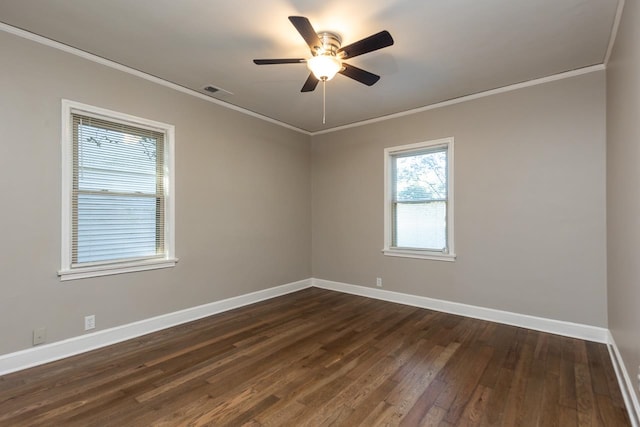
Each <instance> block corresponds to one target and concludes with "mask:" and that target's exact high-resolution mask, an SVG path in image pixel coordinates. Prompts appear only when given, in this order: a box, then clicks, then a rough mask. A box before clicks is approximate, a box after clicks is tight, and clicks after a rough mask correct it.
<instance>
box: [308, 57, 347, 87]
mask: <svg viewBox="0 0 640 427" xmlns="http://www.w3.org/2000/svg"><path fill="white" fill-rule="evenodd" d="M307 67H308V68H309V70H311V72H312V73H313V75H314V76H316V78H317V79H318V80H320V81H327V80H331V79H332V78H334V77H335V75H336V74H337V73H338V71H340V70H341V69H342V62H341V61H340V59H338V58H337V57H335V56H333V55H318V56H314V57H313V58H310V59H309V60H307Z"/></svg>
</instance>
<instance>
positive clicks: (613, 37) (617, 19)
mask: <svg viewBox="0 0 640 427" xmlns="http://www.w3.org/2000/svg"><path fill="white" fill-rule="evenodd" d="M623 9H624V0H618V8H617V9H616V17H615V18H614V19H613V27H612V28H611V35H610V36H609V46H607V52H606V53H605V55H604V61H603V64H604V65H605V67H606V66H607V65H608V64H609V58H611V52H613V46H614V45H615V43H616V37H617V35H618V28H619V27H620V20H621V19H622V10H623Z"/></svg>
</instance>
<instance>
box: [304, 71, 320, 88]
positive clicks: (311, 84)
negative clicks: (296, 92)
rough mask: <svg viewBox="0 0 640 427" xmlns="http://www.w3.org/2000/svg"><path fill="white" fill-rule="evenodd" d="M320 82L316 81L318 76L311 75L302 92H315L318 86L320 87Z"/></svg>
mask: <svg viewBox="0 0 640 427" xmlns="http://www.w3.org/2000/svg"><path fill="white" fill-rule="evenodd" d="M319 81H320V80H318V79H316V76H314V75H313V73H310V74H309V77H307V81H306V82H304V85H303V86H302V89H301V90H300V92H313V91H314V89H315V88H316V86H318V82H319Z"/></svg>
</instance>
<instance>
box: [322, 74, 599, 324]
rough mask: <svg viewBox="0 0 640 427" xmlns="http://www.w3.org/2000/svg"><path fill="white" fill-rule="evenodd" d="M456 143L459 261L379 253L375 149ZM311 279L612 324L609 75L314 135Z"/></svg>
mask: <svg viewBox="0 0 640 427" xmlns="http://www.w3.org/2000/svg"><path fill="white" fill-rule="evenodd" d="M449 136H452V137H454V138H455V193H454V194H455V195H454V199H455V247H456V252H457V255H458V258H457V260H456V261H455V262H453V263H451V262H443V261H428V260H417V259H405V258H394V257H387V256H384V255H383V254H382V253H381V252H380V250H381V249H382V247H383V149H384V148H385V147H390V146H395V145H403V144H409V143H414V142H419V141H426V140H431V139H437V138H443V137H449ZM312 207H313V209H312V211H313V245H312V246H313V250H312V254H313V263H312V268H313V276H314V277H316V278H320V279H326V280H332V281H338V282H345V283H350V284H355V285H362V286H369V287H375V278H376V277H381V278H382V279H383V285H384V288H385V289H388V290H392V291H398V292H405V293H409V294H415V295H421V296H426V297H432V298H439V299H444V300H449V301H455V302H460V303H466V304H472V305H477V306H482V307H490V308H495V309H500V310H507V311H512V312H516V313H523V314H529V315H534V316H541V317H545V318H550V319H558V320H565V321H571V322H577V323H582V324H587V325H594V326H600V327H606V326H607V307H606V243H605V242H606V235H605V233H606V229H605V228H606V222H605V74H604V72H594V73H590V74H586V75H582V76H578V77H573V78H570V79H564V80H560V81H556V82H551V83H546V84H543V85H538V86H533V87H529V88H525V89H521V90H516V91H512V92H507V93H503V94H500V95H495V96H490V97H485V98H481V99H477V100H474V101H469V102H464V103H461V104H456V105H452V106H449V107H446V108H439V109H435V110H430V111H426V112H423V113H420V114H415V115H411V116H405V117H401V118H396V119H392V120H387V121H384V122H380V123H376V124H370V125H367V126H362V127H356V128H351V129H345V130H342V131H339V132H334V133H329V134H325V135H319V136H314V137H313V140H312Z"/></svg>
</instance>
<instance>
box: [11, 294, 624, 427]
mask: <svg viewBox="0 0 640 427" xmlns="http://www.w3.org/2000/svg"><path fill="white" fill-rule="evenodd" d="M39 425H42V426H65V427H66V426H82V427H89V426H96V427H98V426H99V427H109V426H114V427H127V426H181V425H194V426H195V425H215V426H221V425H222V426H225V425H230V426H240V425H247V426H255V427H257V426H305V425H309V426H324V425H337V426H349V427H351V426H357V425H361V426H366V427H370V426H377V425H390V426H395V425H402V426H430V427H431V426H443V427H444V426H448V427H450V426H465V425H468V426H480V425H481V426H515V425H523V426H524V425H539V426H561V427H565V426H568V427H571V426H574V425H575V426H583V425H605V426H607V425H611V426H616V427H618V426H622V427H623V426H629V425H630V423H629V419H628V416H627V412H626V409H625V408H624V400H623V399H622V395H621V393H620V389H619V387H618V384H617V379H616V375H615V372H614V371H613V367H612V365H611V360H610V357H609V353H608V349H607V347H606V346H605V345H602V344H597V343H591V342H586V341H582V340H577V339H573V338H565V337H559V336H555V335H550V334H545V333H542V332H537V331H531V330H527V329H523V328H518V327H514V326H508V325H500V324H496V323H491V322H486V321H481V320H474V319H470V318H465V317H460V316H455V315H450V314H446V313H439V312H435V311H431V310H424V309H420V308H417V307H412V306H406V305H400V304H394V303H389V302H385V301H380V300H374V299H369V298H365V297H360V296H354V295H347V294H342V293H338V292H332V291H327V290H322V289H317V288H311V289H306V290H303V291H300V292H295V293H292V294H289V295H285V296H282V297H278V298H273V299H271V300H266V301H262V302H260V303H257V304H253V305H249V306H246V307H242V308H239V309H237V310H232V311H229V312H226V313H220V314H217V315H215V316H210V317H208V318H204V319H201V320H198V321H194V322H190V323H187V324H183V325H179V326H176V327H174V328H170V329H166V330H162V331H158V332H156V333H153V334H149V335H146V336H143V337H139V338H136V339H133V340H129V341H126V342H123V343H120V344H115V345H112V346H109V347H105V348H102V349H98V350H95V351H92V352H89V353H86V354H82V355H78V356H74V357H71V358H68V359H65V360H61V361H57V362H53V363H49V364H47V365H43V366H38V367H35V368H32V369H27V370H24V371H21V372H16V373H13V374H9V375H5V376H1V377H0V426H2V427H4V426H7V427H9V426H10V427H16V426H30V427H31V426H39Z"/></svg>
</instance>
